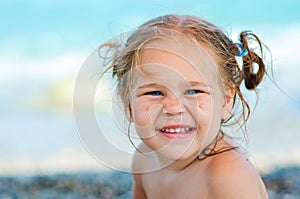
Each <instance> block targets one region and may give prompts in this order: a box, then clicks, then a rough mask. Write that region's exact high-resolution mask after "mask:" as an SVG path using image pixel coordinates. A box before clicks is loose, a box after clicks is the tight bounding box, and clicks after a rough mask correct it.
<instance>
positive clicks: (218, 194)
mask: <svg viewBox="0 0 300 199" xmlns="http://www.w3.org/2000/svg"><path fill="white" fill-rule="evenodd" d="M208 172H209V175H210V178H209V184H210V186H209V189H210V195H211V196H212V197H211V198H222V199H224V198H225V199H226V198H230V199H235V198H244V199H247V198H249V199H250V198H251V199H253V198H255V199H267V198H268V196H267V192H266V189H265V186H264V184H263V182H262V180H261V177H260V175H259V173H258V172H257V171H256V169H255V168H254V166H253V165H252V163H251V162H250V161H249V160H248V159H247V157H246V155H245V154H243V153H242V152H241V151H238V150H232V151H228V152H225V153H223V154H219V155H217V156H216V157H213V158H212V160H211V162H210V164H209V169H208Z"/></svg>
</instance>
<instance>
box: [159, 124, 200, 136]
mask: <svg viewBox="0 0 300 199" xmlns="http://www.w3.org/2000/svg"><path fill="white" fill-rule="evenodd" d="M195 130H196V128H193V127H191V126H186V125H185V126H183V125H169V126H164V127H163V128H161V129H158V132H159V133H160V134H161V135H163V136H164V137H166V138H169V139H177V138H178V139H184V138H187V137H189V136H190V135H191V134H193V132H194V131H195Z"/></svg>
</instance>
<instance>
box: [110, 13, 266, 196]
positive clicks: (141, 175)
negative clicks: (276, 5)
mask: <svg viewBox="0 0 300 199" xmlns="http://www.w3.org/2000/svg"><path fill="white" fill-rule="evenodd" d="M248 41H253V42H252V44H253V43H254V44H256V45H257V47H259V48H258V50H259V51H258V52H254V51H253V50H252V48H251V49H250V47H249V45H248ZM240 42H241V43H233V42H232V41H231V40H230V39H229V38H228V37H227V36H226V35H225V34H224V33H223V32H222V31H221V30H220V29H219V28H217V27H216V26H214V25H212V24H211V23H208V22H207V21H204V20H202V19H200V18H197V17H193V16H179V15H166V16H162V17H158V18H155V19H152V20H150V21H148V22H146V23H145V24H143V25H142V26H140V27H139V28H138V29H137V30H136V31H134V32H133V33H132V34H131V36H130V37H129V38H128V39H127V41H126V43H125V45H116V44H105V45H106V46H110V47H112V48H115V49H116V50H115V54H114V57H113V60H112V62H111V63H112V65H111V67H112V68H113V75H114V76H116V77H117V81H118V91H119V95H120V97H121V99H122V102H123V104H124V108H125V110H126V115H127V118H128V120H129V121H130V122H131V123H132V124H133V125H134V127H135V130H136V132H137V134H138V136H139V137H140V139H141V140H142V144H141V145H140V146H138V147H137V151H136V153H135V156H134V158H133V164H132V171H133V177H134V189H133V197H134V198H136V199H143V198H151V199H167V198H170V199H176V198H178V199H183V198H191V199H193V198H199V199H200V198H201V199H202V198H203V199H204V198H206V199H219V198H220V199H235V198H236V199H241V198H243V199H247V198H249V199H254V198H255V199H265V198H268V196H267V193H266V189H265V186H264V184H263V182H262V180H261V178H260V176H259V174H258V173H257V172H256V170H255V169H254V167H253V166H252V164H251V163H250V162H249V161H248V158H247V157H246V155H245V154H244V152H243V151H242V150H241V149H239V147H238V146H236V145H235V144H233V142H232V141H231V140H230V138H229V136H227V135H226V133H225V132H223V131H222V128H221V127H222V125H225V124H227V125H228V122H229V121H232V120H233V122H237V121H238V119H239V118H241V119H242V120H243V121H241V122H237V123H239V124H240V125H245V122H246V121H247V119H248V116H249V114H250V109H249V106H248V104H247V102H246V101H245V99H244V97H243V94H242V93H241V90H240V86H241V83H242V82H244V85H245V87H246V88H247V89H249V90H255V89H256V87H257V86H258V84H259V83H260V82H261V80H262V78H263V76H264V74H265V66H264V63H263V60H262V58H261V57H262V55H263V54H262V44H261V42H260V40H259V38H258V37H257V36H256V35H254V34H253V33H251V32H242V33H241V34H240ZM237 57H242V63H241V64H238V62H237V61H236V58H237ZM254 65H255V66H257V67H258V69H254ZM237 100H239V101H240V102H241V103H239V104H240V105H242V114H241V115H239V116H240V117H239V116H237V115H235V114H234V113H233V111H232V110H233V107H234V105H237V104H236V103H235V102H236V101H237Z"/></svg>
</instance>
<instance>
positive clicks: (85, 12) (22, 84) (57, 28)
mask: <svg viewBox="0 0 300 199" xmlns="http://www.w3.org/2000/svg"><path fill="white" fill-rule="evenodd" d="M299 8H300V1H298V0H290V1H282V0H280V1H271V0H265V1H260V0H252V1H240V0H232V1H204V0H190V1H180V0H173V1H166V0H160V1H159V0H144V1H121V0H110V1H103V0H99V1H96V0H91V1H79V0H77V1H76V0H72V1H71V0H51V1H50V0H40V1H39V0H27V1H25V0H24V1H22V0H3V1H0V30H1V31H0V69H1V73H0V89H1V93H0V98H1V100H0V102H1V105H0V119H1V122H0V127H1V129H2V130H1V132H0V144H2V145H1V146H4V151H3V152H2V153H1V152H0V161H2V162H4V163H5V164H4V163H3V164H2V165H6V166H1V164H0V173H4V172H6V171H8V167H11V164H12V162H13V163H14V164H18V163H21V164H24V161H25V160H26V162H30V161H29V160H32V161H33V163H32V164H30V165H29V166H28V168H27V167H26V168H27V169H30V168H31V167H34V165H35V164H36V160H41V159H36V158H35V157H36V156H38V157H40V156H41V157H42V156H45V154H46V153H49V154H52V153H53V154H54V155H53V156H51V157H48V159H47V158H46V159H45V158H43V159H42V160H43V161H44V163H43V164H41V165H39V166H38V167H37V168H38V169H45V167H46V166H45V165H47V164H48V165H49V162H53V160H56V161H58V162H60V163H61V164H62V165H64V166H62V168H63V169H66V168H67V167H69V166H70V165H71V166H74V164H76V163H77V162H76V161H78V159H76V155H75V154H78V153H80V154H81V155H82V158H83V159H84V160H86V161H87V162H89V161H88V160H87V158H86V156H85V151H82V150H81V149H77V148H80V147H81V143H80V142H79V141H78V138H77V135H76V133H74V132H76V129H75V127H74V121H73V115H72V95H73V87H74V79H75V78H76V75H77V74H78V71H79V70H80V68H81V67H82V64H83V63H84V61H85V60H86V59H87V57H88V56H89V54H90V53H91V52H92V51H93V50H94V49H96V48H97V47H98V46H99V45H100V44H101V43H102V42H104V41H106V40H108V39H109V38H111V37H113V36H114V35H118V34H120V33H122V32H126V31H131V30H133V29H134V28H136V27H137V26H139V25H140V24H141V23H143V22H145V21H147V20H149V19H150V18H152V17H155V16H159V15H164V14H169V13H176V14H188V15H196V16H199V17H202V18H204V19H206V20H208V21H210V22H212V23H214V24H215V25H217V26H219V27H221V28H222V29H223V30H225V31H226V32H228V34H229V35H232V37H233V38H232V39H233V40H236V39H237V34H238V33H239V32H240V31H242V30H252V31H253V32H254V33H256V34H257V35H259V36H260V38H261V39H262V41H263V42H264V43H265V44H266V45H267V46H268V47H269V48H270V50H271V52H272V56H273V72H274V75H275V79H276V83H277V84H278V86H276V85H275V84H272V82H271V81H270V80H267V83H265V84H263V86H262V87H261V97H260V103H259V105H258V107H257V110H256V112H257V115H258V116H257V117H254V119H252V120H251V121H250V130H252V131H253V132H251V133H252V135H253V136H252V137H253V138H252V140H253V143H254V145H253V146H255V147H254V148H252V151H253V153H254V154H256V157H258V158H257V159H258V161H257V162H261V161H259V160H261V159H264V158H265V157H266V156H267V155H270V154H275V153H277V154H279V155H278V159H280V158H284V157H285V153H286V151H284V150H289V151H288V152H289V154H291V156H292V157H293V158H294V159H297V158H298V157H299V156H300V155H299V154H300V149H299V148H297V147H296V145H298V143H297V140H300V139H299V138H300V134H298V133H300V130H299V129H300V126H299V121H300V87H299V85H298V84H297V83H295V82H298V75H297V74H299V72H300V56H298V52H299V50H298V48H299V46H300V39H299V32H300V14H299ZM281 90H282V91H281ZM62 126H63V128H64V129H63V130H62V129H61V127H62ZM287 126H288V127H289V130H288V131H287ZM61 131H63V132H62V133H59V134H58V133H54V132H61ZM261 131H263V133H260V132H261ZM286 131H287V132H286ZM280 132H284V134H283V133H282V134H280ZM273 133H276V136H273ZM57 136H60V137H61V138H60V139H56V138H57ZM295 136H298V137H297V139H295ZM20 137H21V139H20ZM256 137H258V138H259V139H255V138H256ZM274 137H275V138H274ZM45 138H46V139H48V141H49V142H48V145H49V146H48V147H46V146H45V145H44V144H41V143H44V139H45ZM262 138H264V139H262ZM265 142H269V143H268V144H266V143H265ZM278 142H281V144H282V147H280V146H281V145H280V144H279V145H278ZM46 145H47V144H46ZM50 145H51V146H50ZM275 145H276V146H277V148H276V149H275V147H274V146H275ZM257 146H260V147H257ZM54 148H56V149H54ZM74 148H76V150H75V151H74ZM60 149H61V150H60ZM250 149H251V147H250ZM33 151H40V153H37V152H33ZM54 151H55V152H54ZM78 151H80V152H78ZM263 152H264V153H263ZM5 154H8V155H5ZM67 156H68V157H69V159H70V161H71V162H67V163H66V162H64V161H65V160H64V157H67ZM276 157H277V156H276ZM276 157H275V158H274V159H276ZM72 158H73V159H72ZM294 159H291V160H286V161H291V162H293V161H294ZM299 159H300V158H299ZM72 161H73V162H72ZM41 162H42V161H41ZM90 164H92V163H90ZM259 164H260V163H257V165H259ZM278 164H279V163H278ZM50 165H51V166H53V167H55V164H53V163H51V164H50ZM85 166H86V165H85ZM260 166H262V167H263V165H260ZM24 167H25V166H24ZM83 167H84V166H83ZM86 168H89V167H88V166H86ZM14 169H15V170H14V171H18V168H15V167H14ZM25 170H26V169H25ZM52 170H53V169H52ZM9 171H11V170H9ZM14 171H11V172H14Z"/></svg>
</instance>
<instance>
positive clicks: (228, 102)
mask: <svg viewBox="0 0 300 199" xmlns="http://www.w3.org/2000/svg"><path fill="white" fill-rule="evenodd" d="M234 96H235V90H234V89H233V88H229V89H226V90H225V93H224V99H225V100H224V104H223V116H222V119H223V120H225V121H226V120H228V119H229V118H230V117H231V115H232V114H231V112H232V107H233V104H234Z"/></svg>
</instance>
